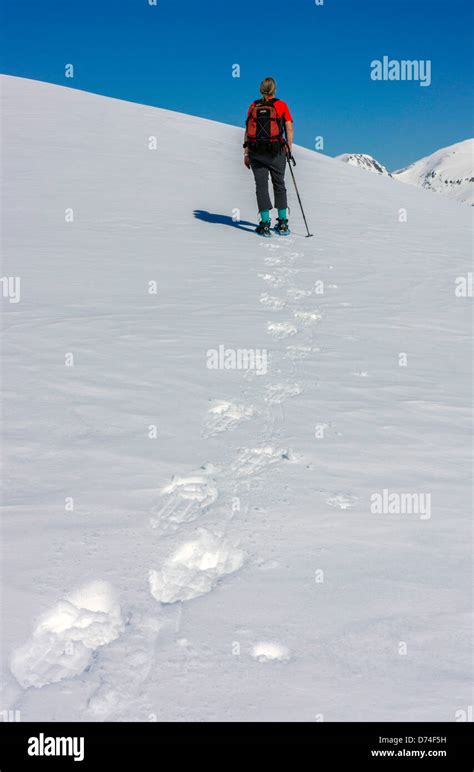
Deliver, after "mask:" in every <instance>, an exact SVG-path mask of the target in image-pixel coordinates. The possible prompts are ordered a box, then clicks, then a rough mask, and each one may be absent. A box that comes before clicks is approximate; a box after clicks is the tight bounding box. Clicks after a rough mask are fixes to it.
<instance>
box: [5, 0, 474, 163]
mask: <svg viewBox="0 0 474 772" xmlns="http://www.w3.org/2000/svg"><path fill="white" fill-rule="evenodd" d="M3 9H4V10H3V17H4V25H5V26H4V29H5V32H4V44H3V46H2V48H3V65H2V71H3V72H6V73H8V74H11V75H19V76H22V77H26V78H34V79H37V80H43V81H48V82H51V83H59V84H61V85H65V86H69V87H71V88H78V89H82V90H84V91H92V92H95V93H98V94H105V95H107V96H114V97H118V98H120V99H126V100H130V101H134V102H141V103H145V104H150V105H157V106H159V107H164V108H167V109H171V110H178V111H180V112H185V113H191V114H193V115H200V116H204V117H206V118H211V119H214V120H217V121H222V122H224V123H231V124H234V125H243V123H244V120H245V114H246V109H247V106H248V104H249V102H250V101H252V99H253V98H255V97H256V96H258V84H259V82H260V80H261V79H262V77H265V76H267V75H273V76H274V77H275V78H276V79H277V81H278V86H279V95H280V96H281V98H282V99H285V100H286V101H287V102H288V104H289V106H290V108H291V110H292V112H293V114H294V119H295V131H296V141H297V143H299V144H302V145H305V146H307V147H310V148H314V138H315V137H316V136H319V135H322V136H323V137H324V142H325V144H324V152H325V153H327V154H328V155H337V154H339V153H343V152H367V153H370V154H371V155H373V156H375V157H376V158H378V160H380V161H381V162H382V163H384V164H386V165H387V166H388V167H389V168H390V169H396V168H399V167H402V166H405V165H407V164H408V163H411V162H412V161H414V160H416V159H417V158H420V157H421V156H424V155H427V154H429V153H431V152H433V151H434V150H436V149H438V148H439V147H443V146H445V145H450V144H452V143H454V142H459V141H460V140H462V139H466V138H467V137H469V136H472V111H471V105H472V104H473V102H474V90H473V86H472V28H473V19H472V10H471V9H472V2H471V0H324V5H323V6H320V7H318V6H316V5H315V0H287V2H284V1H283V0H267V2H258V0H254V2H252V0H239V1H238V2H232V1H231V0H230V1H227V2H226V0H221V1H220V2H218V0H157V6H156V7H155V6H150V5H149V4H148V0H3ZM384 55H387V56H389V57H391V58H394V59H430V60H431V62H432V85H431V86H430V87H428V88H426V87H420V85H419V84H418V83H416V82H386V81H381V82H374V81H372V80H371V79H370V62H371V61H372V60H373V59H381V58H382V57H383V56H384ZM66 63H72V64H74V67H75V77H74V80H71V79H68V78H66V77H65V75H64V66H65V64H66ZM233 64H239V65H240V68H241V77H240V78H232V76H231V68H232V65H233Z"/></svg>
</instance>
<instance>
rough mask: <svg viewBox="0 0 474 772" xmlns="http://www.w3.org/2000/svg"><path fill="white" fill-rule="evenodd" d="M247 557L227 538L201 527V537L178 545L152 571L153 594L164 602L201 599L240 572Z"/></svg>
mask: <svg viewBox="0 0 474 772" xmlns="http://www.w3.org/2000/svg"><path fill="white" fill-rule="evenodd" d="M244 557H245V556H244V553H243V552H242V551H241V550H239V549H236V548H235V547H234V546H233V545H232V544H231V543H230V542H229V541H228V540H227V539H224V538H222V537H221V538H219V537H218V536H216V535H215V534H213V533H210V532H209V531H206V530H204V529H201V531H200V534H199V538H198V539H196V540H194V541H189V542H186V543H184V544H182V545H181V546H180V547H178V549H177V550H176V551H175V552H174V553H173V554H172V555H170V557H169V558H168V559H167V560H165V562H164V564H163V567H162V568H161V569H160V570H159V571H150V574H149V577H148V578H149V582H150V590H151V594H152V595H153V597H154V598H156V600H159V601H161V602H162V603H176V601H178V600H191V599H192V598H198V597H199V596H200V595H204V594H205V593H207V592H210V591H211V590H212V589H213V588H214V587H215V585H216V584H217V582H218V581H219V579H220V578H221V577H222V576H226V575H227V574H232V573H234V571H238V569H239V568H241V567H242V565H243V563H244Z"/></svg>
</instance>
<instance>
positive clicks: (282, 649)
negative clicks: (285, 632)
mask: <svg viewBox="0 0 474 772" xmlns="http://www.w3.org/2000/svg"><path fill="white" fill-rule="evenodd" d="M252 657H253V658H254V659H257V660H258V661H259V662H274V661H275V660H277V661H280V662H284V661H285V660H288V659H290V650H289V649H288V648H287V647H286V646H282V644H281V643H275V642H274V641H261V642H260V643H256V644H255V646H253V648H252Z"/></svg>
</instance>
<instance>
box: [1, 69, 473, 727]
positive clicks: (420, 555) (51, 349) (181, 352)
mask: <svg viewBox="0 0 474 772" xmlns="http://www.w3.org/2000/svg"><path fill="white" fill-rule="evenodd" d="M2 87H3V95H4V102H5V103H4V140H3V142H4V149H5V153H4V156H5V157H4V177H5V184H6V186H7V189H8V197H7V198H6V202H5V207H4V217H3V220H4V227H3V243H4V254H5V258H4V264H3V273H4V275H5V277H13V278H14V277H18V278H19V279H21V283H20V284H19V285H18V283H17V284H16V287H17V289H18V286H19V287H20V289H21V293H20V298H19V302H15V298H13V297H12V296H11V297H9V296H8V294H7V290H8V286H13V285H8V282H4V283H3V285H2V286H3V289H4V297H3V299H2V302H3V306H2V307H3V314H2V319H3V329H4V333H3V363H4V377H3V401H4V421H3V435H4V455H5V458H6V461H5V466H4V479H5V481H6V486H5V493H4V497H3V519H2V545H3V551H2V557H3V572H2V575H3V592H2V622H3V624H2V630H3V632H2V637H3V645H2V686H3V697H2V706H1V707H2V709H17V710H20V713H21V719H22V720H23V721H40V720H41V721H44V720H48V721H58V720H67V721H88V720H89V721H90V720H93V721H104V720H107V721H121V720H132V721H149V720H156V721H163V720H167V721H182V720H188V721H209V720H221V721H238V720H241V721H249V720H257V721H265V720H268V721H280V720H302V721H312V720H314V716H315V715H321V714H323V715H324V718H325V720H328V721H329V720H332V721H337V720H339V721H348V720H361V721H369V720H379V721H396V720H408V721H419V720H439V721H453V720H454V716H455V711H456V710H459V709H463V708H465V706H466V705H467V704H470V703H469V700H470V687H469V673H470V651H471V647H470V629H471V617H470V607H469V594H468V591H467V588H468V586H469V580H470V536H471V527H470V506H471V464H472V457H471V439H470V401H471V384H472V368H471V309H472V298H471V297H469V296H466V297H462V296H458V295H457V294H455V286H456V281H457V279H458V277H463V276H467V274H468V272H469V271H470V270H472V269H471V265H470V260H469V252H470V243H471V241H470V239H471V235H470V234H471V231H470V215H471V210H470V209H469V208H468V207H462V206H459V204H458V202H456V201H450V200H449V199H447V198H445V197H442V196H432V195H429V194H427V193H426V191H424V190H420V189H419V188H418V187H415V186H412V185H398V184H395V183H394V181H393V180H392V179H390V178H387V177H386V176H384V175H376V174H367V175H364V174H359V173H358V172H357V171H355V170H354V169H353V168H351V167H350V166H349V165H347V164H341V163H339V162H337V161H336V160H334V159H330V158H327V157H324V156H322V155H319V154H317V153H314V152H311V151H308V150H304V149H302V148H298V147H297V148H295V157H296V160H297V166H296V168H295V174H296V177H297V181H298V185H299V188H300V192H301V196H302V199H303V202H304V206H305V210H306V214H307V218H308V222H309V224H310V227H311V229H312V231H313V232H314V233H315V237H314V238H312V239H305V238H304V234H305V229H304V225H303V222H302V219H301V216H300V214H299V211H298V207H297V202H296V199H295V195H294V192H293V190H292V188H291V180H288V186H289V191H290V204H291V214H290V223H291V227H292V235H291V236H289V237H286V238H285V239H280V238H278V237H276V236H275V237H274V238H272V239H269V240H264V239H259V238H258V237H256V236H255V235H254V234H253V233H252V227H253V224H255V222H256V214H255V202H254V186H253V180H252V178H251V175H250V173H249V172H248V171H247V170H246V169H245V168H244V166H243V163H242V157H241V150H242V149H241V144H242V129H240V128H235V127H231V126H225V125H222V124H218V123H214V122H211V121H206V120H203V119H199V118H195V117H191V116H184V115H180V114H177V113H172V112H167V111H164V110H159V109H154V108H151V107H146V106H141V105H137V104H129V103H125V102H121V101H118V100H114V99H107V98H104V97H101V96H97V95H93V94H87V93H84V92H81V91H78V90H73V89H66V88H61V87H58V86H53V85H50V84H46V83H39V82H34V81H29V80H25V79H19V78H13V77H4V78H2ZM150 137H156V138H157V142H156V147H157V149H156V150H154V149H150V148H152V147H153V146H154V144H155V143H154V142H150ZM70 210H72V213H71V211H70ZM401 212H402V213H403V214H404V216H403V217H402V216H401V215H400V213H401ZM71 214H72V215H73V220H72V221H71ZM236 217H240V220H238V219H237V221H236V219H235V218H236ZM318 283H319V284H318ZM320 283H322V284H320ZM321 286H322V287H323V288H324V291H323V292H321V291H318V290H317V287H318V288H319V289H320V288H321ZM10 300H12V301H13V302H10ZM220 347H222V348H220ZM210 351H211V352H217V354H216V362H217V365H216V366H215V367H214V366H209V364H210V362H209V355H208V352H210ZM220 352H224V353H223V355H222V357H221V353H220ZM225 352H231V354H233V355H234V356H231V357H230V358H229V356H228V354H226V353H225ZM237 352H240V354H238V353H237ZM249 352H250V354H249ZM252 352H253V354H254V356H253V358H252V357H251V356H250V355H251V354H252ZM257 352H258V356H257ZM401 355H406V357H403V356H401ZM403 363H404V364H403ZM214 364H215V362H214ZM227 365H229V366H227ZM239 365H240V366H239ZM385 490H388V491H390V493H397V494H399V495H402V494H419V495H422V494H430V495H431V516H430V517H429V518H428V519H427V518H426V517H425V518H424V515H420V514H417V513H416V512H413V513H410V514H407V513H405V514H403V513H399V514H397V513H393V512H390V513H386V514H377V513H374V512H373V511H371V503H370V502H371V497H372V496H373V495H374V494H381V493H382V492H383V491H385ZM423 518H424V519H423ZM97 582H99V583H103V582H104V583H106V586H107V588H108V589H107V591H106V592H105V591H104V593H103V594H102V593H101V592H100V593H97V592H96V590H93V591H90V590H87V591H84V590H81V592H80V593H79V595H77V594H76V591H75V588H77V587H79V588H82V587H84V586H86V587H88V586H89V587H90V586H92V587H93V588H94V587H95V588H97V586H98V585H97V584H96V583H97ZM99 587H104V585H102V584H100V585H99ZM99 598H105V601H104V603H102V600H100V602H99V600H98V599H99ZM107 599H109V600H107ZM119 607H120V613H119V611H118V609H119ZM45 614H46V617H44V615H45ZM44 618H46V620H47V621H46V622H45V621H44ZM38 619H39V620H43V621H41V623H38V621H37V620H38ZM32 630H33V633H32ZM71 638H72V640H73V643H74V646H73V647H72V652H73V653H72V654H70V653H69V654H66V653H65V652H66V644H67V641H69V640H71ZM183 641H184V642H185V644H184V643H183ZM402 644H404V645H402ZM76 646H77V648H76ZM69 650H70V648H69V647H68V651H69ZM74 652H75V653H74ZM256 652H257V656H255V653H256ZM290 652H291V654H289V653H290ZM405 652H406V653H405ZM287 654H288V656H289V658H288V659H286V655H287ZM261 655H262V656H263V660H262V657H261ZM269 655H270V656H269ZM282 656H283V657H285V662H284V666H282V663H281V661H280V660H281V658H282ZM66 657H68V659H66ZM10 665H11V669H10Z"/></svg>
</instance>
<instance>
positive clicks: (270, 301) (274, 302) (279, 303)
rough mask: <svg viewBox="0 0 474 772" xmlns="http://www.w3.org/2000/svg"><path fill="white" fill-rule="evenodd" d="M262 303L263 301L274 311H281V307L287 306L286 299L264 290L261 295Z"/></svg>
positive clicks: (263, 303)
mask: <svg viewBox="0 0 474 772" xmlns="http://www.w3.org/2000/svg"><path fill="white" fill-rule="evenodd" d="M260 303H262V305H264V306H266V307H267V308H271V309H272V311H279V310H280V309H281V308H284V307H285V306H286V303H285V301H284V300H281V299H280V298H276V297H274V296H273V295H269V294H268V292H263V293H262V294H261V295H260Z"/></svg>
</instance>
